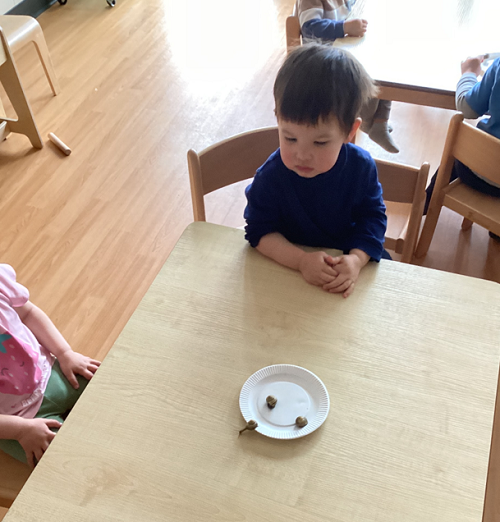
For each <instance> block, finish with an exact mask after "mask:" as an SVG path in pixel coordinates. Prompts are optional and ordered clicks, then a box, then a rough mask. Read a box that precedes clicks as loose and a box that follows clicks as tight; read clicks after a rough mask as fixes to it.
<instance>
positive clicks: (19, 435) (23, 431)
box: [0, 415, 61, 468]
mask: <svg viewBox="0 0 500 522" xmlns="http://www.w3.org/2000/svg"><path fill="white" fill-rule="evenodd" d="M60 427H61V423H60V422H59V421H57V420H55V419H24V418H23V417H17V416H16V415H0V439H11V440H17V441H18V442H19V444H21V446H22V448H23V449H24V451H25V453H26V459H27V461H28V465H29V466H30V467H31V468H33V467H34V465H35V459H36V460H37V461H39V460H40V459H41V458H42V455H43V454H44V453H45V451H46V449H47V448H48V447H49V444H50V443H51V442H52V439H53V438H54V437H55V436H56V434H55V433H54V432H53V431H51V430H50V428H60Z"/></svg>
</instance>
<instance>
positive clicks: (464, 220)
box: [462, 218, 472, 231]
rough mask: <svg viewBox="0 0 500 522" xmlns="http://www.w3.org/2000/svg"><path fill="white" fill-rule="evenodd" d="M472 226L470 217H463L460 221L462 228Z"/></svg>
mask: <svg viewBox="0 0 500 522" xmlns="http://www.w3.org/2000/svg"><path fill="white" fill-rule="evenodd" d="M471 227H472V221H471V220H470V219H467V218H464V219H463V221H462V230H464V231H467V230H469V229H470V228H471Z"/></svg>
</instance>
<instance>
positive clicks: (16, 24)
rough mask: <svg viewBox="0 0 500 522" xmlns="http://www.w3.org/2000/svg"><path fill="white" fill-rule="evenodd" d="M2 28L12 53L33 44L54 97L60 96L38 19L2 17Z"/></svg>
mask: <svg viewBox="0 0 500 522" xmlns="http://www.w3.org/2000/svg"><path fill="white" fill-rule="evenodd" d="M0 27H1V28H2V30H3V32H4V35H5V38H6V39H7V43H8V44H9V47H10V50H11V51H12V53H15V52H17V51H18V50H19V49H22V48H23V47H25V46H26V45H28V44H29V43H31V42H33V44H34V46H35V49H36V51H37V53H38V57H39V58H40V62H41V63H42V67H43V70H44V71H45V75H46V76H47V80H48V81H49V85H50V88H51V89H52V92H53V93H54V96H55V95H56V94H58V93H59V90H60V89H59V84H58V82H57V77H56V73H55V72H54V67H53V65H52V60H51V59H50V54H49V49H48V48H47V43H46V41H45V37H44V35H43V31H42V28H41V27H40V24H39V23H38V22H37V21H36V19H35V18H33V17H32V16H19V15H2V16H0Z"/></svg>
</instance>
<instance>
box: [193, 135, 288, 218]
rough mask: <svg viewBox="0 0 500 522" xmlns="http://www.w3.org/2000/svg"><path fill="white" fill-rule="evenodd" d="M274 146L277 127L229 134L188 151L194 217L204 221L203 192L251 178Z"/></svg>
mask: <svg viewBox="0 0 500 522" xmlns="http://www.w3.org/2000/svg"><path fill="white" fill-rule="evenodd" d="M278 147H279V138H278V128H277V127H267V128H263V129H256V130H253V131H249V132H244V133H242V134H238V135H237V136H232V137H231V138H228V139H226V140H224V141H221V142H219V143H216V144H215V145H212V146H211V147H208V148H206V149H205V150H203V151H202V152H200V153H199V154H198V153H196V152H195V151H194V150H190V151H189V152H188V167H189V180H190V183H191V197H192V200H193V213H194V220H195V221H205V220H206V216H205V204H204V201H203V196H204V195H205V194H209V193H210V192H213V191H214V190H218V189H220V188H222V187H226V186H227V185H232V184H233V183H237V182H238V181H243V180H245V179H249V178H252V177H253V176H254V175H255V172H256V170H257V169H258V168H259V167H260V166H261V165H262V164H263V163H264V162H265V161H266V160H267V158H268V157H269V156H270V155H271V154H272V153H273V152H274V151H275V150H276V149H277V148H278Z"/></svg>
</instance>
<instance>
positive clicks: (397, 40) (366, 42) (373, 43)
mask: <svg viewBox="0 0 500 522" xmlns="http://www.w3.org/2000/svg"><path fill="white" fill-rule="evenodd" d="M352 17H361V18H365V19H366V20H368V31H367V33H366V35H365V37H363V38H361V39H360V38H344V39H340V40H336V42H335V43H334V45H335V46H338V47H343V48H346V49H349V50H350V51H352V52H353V53H354V55H355V56H356V57H357V58H358V59H359V60H360V61H361V63H362V64H363V65H364V66H365V67H366V69H367V70H368V72H369V73H370V75H371V76H372V77H373V78H374V79H375V80H377V82H378V84H379V85H380V94H379V97H380V98H382V99H387V100H395V101H403V102H408V103H415V104H418V105H430V106H432V107H442V108H445V109H455V88H456V84H457V81H458V79H459V78H460V74H461V73H460V62H461V61H462V60H464V59H465V58H466V57H467V56H475V55H478V54H484V53H488V52H489V53H492V52H499V51H500V37H499V31H500V29H499V25H498V23H499V22H498V21H499V20H500V2H499V1H498V0H439V1H438V2H427V3H422V2H415V1H414V0H358V1H357V3H356V4H355V6H354V10H353V14H352Z"/></svg>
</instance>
